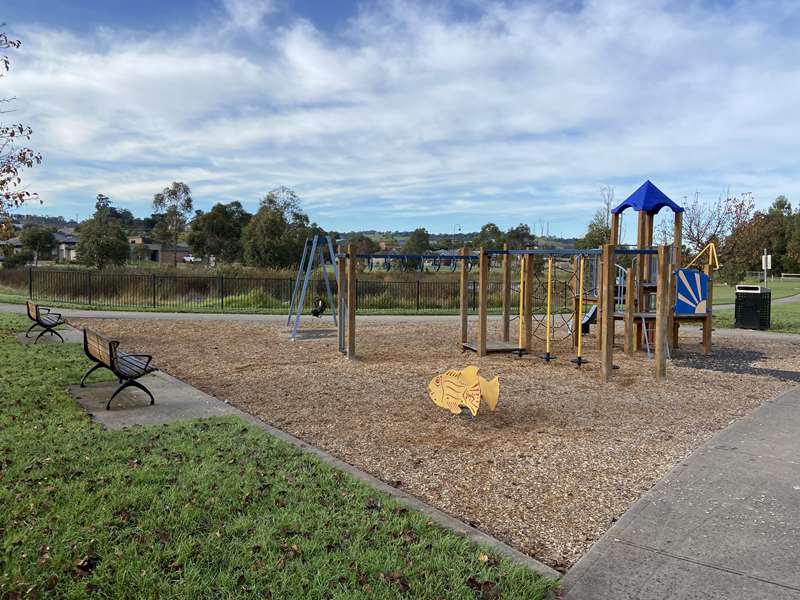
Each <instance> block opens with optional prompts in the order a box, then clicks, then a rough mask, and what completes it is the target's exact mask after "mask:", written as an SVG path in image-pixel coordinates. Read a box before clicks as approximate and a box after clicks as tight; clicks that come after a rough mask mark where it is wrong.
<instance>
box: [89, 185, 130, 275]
mask: <svg viewBox="0 0 800 600" xmlns="http://www.w3.org/2000/svg"><path fill="white" fill-rule="evenodd" d="M110 209H111V200H110V199H109V198H108V196H104V195H103V194H98V196H97V202H96V203H95V213H94V216H93V217H92V218H91V219H89V220H87V221H84V222H83V223H81V225H80V235H81V238H80V240H79V241H78V245H77V247H76V251H77V254H78V261H79V262H81V263H83V264H85V265H89V266H94V267H97V268H98V269H102V268H104V267H106V266H107V265H109V264H113V265H121V264H123V263H124V262H125V261H126V260H128V256H129V254H130V245H129V244H128V238H127V236H126V235H125V231H124V230H123V228H122V225H121V224H120V222H119V220H118V219H116V218H114V217H113V216H112V213H111V210H110Z"/></svg>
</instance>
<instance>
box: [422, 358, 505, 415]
mask: <svg viewBox="0 0 800 600" xmlns="http://www.w3.org/2000/svg"><path fill="white" fill-rule="evenodd" d="M428 394H429V395H430V397H431V400H433V403H434V404H436V406H441V407H442V408H446V409H447V410H449V411H450V412H451V413H453V414H454V415H457V414H460V413H461V407H462V406H464V407H466V408H467V409H469V412H471V413H472V416H473V417H474V416H475V415H477V414H478V408H479V407H480V404H481V398H483V400H484V401H485V402H486V406H487V407H488V408H489V410H491V411H494V409H495V407H496V406H497V399H498V398H499V397H500V380H498V379H497V377H495V378H494V379H492V380H491V381H487V380H486V379H484V378H483V377H481V376H480V369H478V367H475V366H469V367H466V368H465V369H462V370H460V371H455V370H453V371H447V372H446V373H445V374H444V375H437V376H436V377H434V378H433V379H432V380H431V382H430V383H429V384H428Z"/></svg>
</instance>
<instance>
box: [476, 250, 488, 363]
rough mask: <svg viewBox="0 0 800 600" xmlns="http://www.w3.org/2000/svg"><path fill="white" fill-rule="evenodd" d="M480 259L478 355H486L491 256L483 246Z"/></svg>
mask: <svg viewBox="0 0 800 600" xmlns="http://www.w3.org/2000/svg"><path fill="white" fill-rule="evenodd" d="M478 258H479V260H478V356H486V327H487V325H488V322H487V314H486V307H487V300H488V298H487V296H488V292H489V256H488V255H487V254H486V250H485V249H484V248H481V251H480V255H479V257H478Z"/></svg>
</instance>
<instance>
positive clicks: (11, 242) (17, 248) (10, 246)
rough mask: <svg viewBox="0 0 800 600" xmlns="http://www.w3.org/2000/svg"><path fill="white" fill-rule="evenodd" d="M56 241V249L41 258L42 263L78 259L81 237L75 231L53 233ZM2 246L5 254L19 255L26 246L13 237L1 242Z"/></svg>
mask: <svg viewBox="0 0 800 600" xmlns="http://www.w3.org/2000/svg"><path fill="white" fill-rule="evenodd" d="M53 237H54V238H55V240H56V245H55V248H53V251H52V252H50V253H48V254H44V253H43V254H42V255H41V256H39V260H40V261H48V260H57V261H59V262H72V261H74V260H76V259H77V254H76V253H75V248H76V246H77V245H78V241H79V240H80V239H81V236H80V235H78V234H77V233H75V232H74V230H73V229H59V230H58V231H54V232H53ZM0 246H2V247H4V252H3V254H19V253H20V252H22V250H23V248H24V246H23V244H22V239H21V238H20V237H13V238H11V239H8V240H4V241H0Z"/></svg>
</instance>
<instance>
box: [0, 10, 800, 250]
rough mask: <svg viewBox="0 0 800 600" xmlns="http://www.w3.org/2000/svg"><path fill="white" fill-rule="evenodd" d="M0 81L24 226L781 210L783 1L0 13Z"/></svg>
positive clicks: (575, 229)
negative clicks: (282, 189)
mask: <svg viewBox="0 0 800 600" xmlns="http://www.w3.org/2000/svg"><path fill="white" fill-rule="evenodd" d="M0 22H6V23H7V25H6V27H5V30H6V31H7V33H9V34H10V35H11V36H12V37H17V38H20V39H21V40H22V44H23V45H22V47H21V48H20V49H19V50H18V51H14V52H12V53H11V56H10V58H11V59H12V70H11V72H10V73H9V74H7V76H5V77H4V78H2V79H0V97H8V96H14V97H15V98H16V101H15V102H14V104H13V108H14V112H13V113H10V114H4V115H0V120H2V121H5V122H8V121H9V120H14V121H21V122H24V123H26V124H29V125H31V126H32V127H33V129H34V137H33V139H32V142H31V143H32V145H33V146H34V147H35V148H36V149H37V150H39V151H40V152H41V153H42V154H43V156H44V162H43V164H42V165H41V166H39V167H37V168H35V169H33V170H31V171H29V172H28V175H27V176H26V185H27V186H28V188H29V189H30V190H31V191H35V192H38V193H39V195H40V197H41V199H42V200H43V205H42V206H38V205H37V206H29V207H26V208H25V209H24V211H25V212H37V213H47V214H62V215H65V216H69V217H74V216H76V215H77V216H79V217H80V218H85V217H87V216H89V215H90V214H91V212H92V211H93V207H94V197H95V196H96V195H97V194H98V193H103V194H106V195H109V196H111V198H112V201H113V202H114V204H115V205H116V206H119V207H122V208H128V209H130V210H132V211H133V212H134V213H135V214H137V215H140V216H144V215H148V214H149V213H150V212H151V204H152V198H153V195H154V194H155V193H157V192H159V191H160V190H161V189H163V188H164V187H166V186H167V185H169V183H170V182H172V181H174V180H177V181H183V182H185V183H186V184H188V185H189V186H190V187H191V189H192V192H193V198H194V202H195V207H196V208H199V209H204V210H206V209H208V208H210V207H211V206H212V205H213V204H214V203H216V202H230V201H232V200H239V201H241V202H242V204H243V205H244V206H245V207H246V208H247V209H248V210H250V211H255V210H256V209H257V207H258V202H259V200H260V199H261V198H262V197H263V196H264V195H265V193H266V192H267V191H269V190H270V189H273V188H275V187H278V186H281V185H285V186H288V187H290V188H292V189H294V190H295V191H296V192H297V193H298V194H299V195H300V197H301V199H302V202H303V207H304V209H305V210H306V212H308V213H309V216H310V217H311V219H312V220H314V221H316V222H318V223H319V224H320V225H321V226H323V227H325V228H327V229H332V230H337V231H349V230H359V229H378V230H409V229H413V228H416V227H426V228H427V229H428V230H429V231H432V232H452V231H458V230H463V231H474V230H477V229H478V228H479V227H480V226H481V225H482V224H484V223H486V222H490V221H491V222H495V223H497V224H498V225H499V226H500V227H501V228H508V227H511V226H514V225H516V224H518V223H520V222H524V223H528V224H530V225H531V227H532V228H533V229H534V230H535V231H536V232H537V233H538V232H540V231H542V230H546V231H549V232H550V233H551V234H554V235H562V236H570V235H579V234H581V233H582V232H583V231H584V230H585V227H586V224H587V223H588V221H589V220H590V219H591V217H592V214H593V213H594V211H595V210H597V209H598V208H599V207H600V205H601V189H602V188H603V186H610V187H611V188H613V189H614V193H615V196H616V199H617V200H618V201H621V200H623V199H624V198H625V197H627V196H628V195H629V194H630V193H632V192H633V191H634V190H635V189H636V188H637V187H638V186H639V185H640V184H641V183H642V182H643V181H645V180H646V179H650V180H652V181H653V182H654V183H655V184H656V185H657V186H658V187H659V188H660V189H662V190H663V191H664V192H665V193H666V194H667V195H668V196H670V197H671V198H673V199H674V200H676V201H677V202H679V203H682V202H683V199H684V198H687V197H688V198H692V197H694V196H695V194H696V193H699V195H700V198H701V199H707V200H713V199H716V198H717V197H718V196H719V195H720V194H726V193H730V194H733V195H740V194H744V193H752V194H753V198H754V199H755V201H756V204H757V206H758V207H765V206H767V205H769V203H771V201H772V200H773V199H774V198H775V197H776V196H777V195H779V194H785V195H786V196H788V197H789V199H790V201H791V200H793V201H794V202H795V203H800V193H799V192H800V180H799V179H798V172H799V170H798V167H800V142H798V131H800V110H798V100H797V99H798V98H800V34H798V31H800V3H798V2H796V1H795V0H788V1H785V2H782V1H778V0H747V1H736V0H725V1H723V0H716V1H686V2H668V1H659V0H587V1H583V2H582V1H579V0H575V1H557V2H545V1H540V2H535V1H533V2H513V1H507V2H477V1H473V0H440V1H427V2H421V1H420V2H417V1H411V0H386V1H384V2H373V1H366V0H365V1H360V2H356V1H348V0H337V1H336V2H331V1H328V0H320V1H317V2H315V1H312V0H181V1H179V0H171V1H170V2H164V1H163V0H159V1H156V0H138V1H137V2H132V1H123V0H105V1H104V2H96V1H95V0H92V1H85V2H84V1H81V0H73V1H71V2H63V1H62V0H10V1H9V0H7V1H6V2H4V3H3V6H2V8H0Z"/></svg>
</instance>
